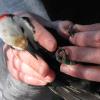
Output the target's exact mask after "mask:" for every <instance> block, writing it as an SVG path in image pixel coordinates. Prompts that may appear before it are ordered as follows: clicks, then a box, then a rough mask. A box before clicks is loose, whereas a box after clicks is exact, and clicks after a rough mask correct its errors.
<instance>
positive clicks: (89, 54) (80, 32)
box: [60, 24, 100, 82]
mask: <svg viewBox="0 0 100 100" xmlns="http://www.w3.org/2000/svg"><path fill="white" fill-rule="evenodd" d="M74 29H75V30H76V32H77V33H76V34H75V35H74V36H71V37H70V38H69V40H70V41H71V43H73V44H74V46H65V47H63V49H64V50H65V52H66V53H67V55H68V56H69V58H70V60H73V61H78V62H86V63H94V64H97V66H96V65H87V66H84V65H82V64H73V65H65V64H61V67H60V70H61V71H62V72H64V73H65V74H68V75H71V76H73V77H77V78H81V79H87V80H91V81H97V82H100V77H99V75H100V24H92V25H78V24H76V25H75V26H74Z"/></svg>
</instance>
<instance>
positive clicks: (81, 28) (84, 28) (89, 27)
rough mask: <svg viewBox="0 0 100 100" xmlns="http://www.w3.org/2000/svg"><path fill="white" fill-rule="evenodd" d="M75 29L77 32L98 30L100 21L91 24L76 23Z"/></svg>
mask: <svg viewBox="0 0 100 100" xmlns="http://www.w3.org/2000/svg"><path fill="white" fill-rule="evenodd" d="M73 29H74V30H75V31H76V32H85V31H97V30H100V23H96V24H90V25H79V24H75V25H74V27H73Z"/></svg>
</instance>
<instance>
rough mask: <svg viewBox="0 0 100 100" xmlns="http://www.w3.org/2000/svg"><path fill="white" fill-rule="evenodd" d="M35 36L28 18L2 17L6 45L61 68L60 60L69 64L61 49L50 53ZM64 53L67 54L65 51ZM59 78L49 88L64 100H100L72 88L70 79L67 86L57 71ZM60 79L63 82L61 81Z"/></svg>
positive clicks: (1, 34)
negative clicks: (48, 60) (61, 54)
mask: <svg viewBox="0 0 100 100" xmlns="http://www.w3.org/2000/svg"><path fill="white" fill-rule="evenodd" d="M34 34H35V27H34V25H33V24H32V23H31V21H30V19H29V18H28V17H20V16H17V15H14V14H2V15H0V39H1V40H2V41H3V42H4V43H5V44H7V45H8V46H10V47H11V48H13V49H16V50H19V51H20V50H22V51H23V50H27V51H29V52H30V53H31V54H32V55H33V56H34V57H35V58H36V59H38V58H37V57H36V54H38V55H40V56H42V57H43V59H45V60H46V59H50V61H52V62H54V63H55V64H56V66H57V65H58V66H59V60H60V63H61V61H63V62H65V63H68V64H69V61H68V62H66V58H67V57H66V55H64V56H63V57H64V58H61V57H60V55H59V51H62V50H61V49H59V50H58V53H56V55H55V54H52V53H50V52H48V51H47V50H45V49H44V48H43V47H41V46H40V45H39V44H38V43H37V41H35V39H34ZM62 52H63V53H65V52H64V51H62ZM52 55H53V56H52ZM59 58H60V59H59ZM48 63H49V62H48ZM54 63H53V65H54ZM49 64H51V63H49ZM54 67H55V65H54ZM58 68H59V67H58ZM57 77H58V78H57V79H56V80H55V81H54V82H52V83H50V84H48V85H47V86H48V88H49V89H50V90H51V91H53V92H54V93H55V94H56V95H58V96H59V97H60V98H61V99H62V100H99V99H97V97H95V96H93V95H91V94H90V93H89V92H87V91H83V90H82V89H77V88H75V87H73V86H71V85H70V84H69V82H68V79H66V80H64V81H66V84H65V83H64V81H63V78H62V77H61V75H60V73H59V69H58V71H57ZM60 77H61V79H62V81H59V78H60ZM72 82H73V81H72Z"/></svg>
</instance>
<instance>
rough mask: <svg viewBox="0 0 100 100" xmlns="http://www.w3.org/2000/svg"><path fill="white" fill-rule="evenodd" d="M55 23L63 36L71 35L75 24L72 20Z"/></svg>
mask: <svg viewBox="0 0 100 100" xmlns="http://www.w3.org/2000/svg"><path fill="white" fill-rule="evenodd" d="M53 23H54V25H55V28H56V30H57V31H58V33H59V34H60V35H61V36H62V37H64V38H68V37H69V35H70V34H69V31H70V29H71V28H72V26H73V23H72V22H71V21H55V22H53Z"/></svg>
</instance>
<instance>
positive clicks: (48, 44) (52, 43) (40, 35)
mask: <svg viewBox="0 0 100 100" xmlns="http://www.w3.org/2000/svg"><path fill="white" fill-rule="evenodd" d="M32 24H33V25H34V27H35V34H34V39H35V40H36V41H37V42H38V43H39V44H40V45H41V46H42V47H44V48H45V49H47V50H48V51H51V52H52V51H55V49H56V47H57V42H56V39H55V38H54V37H53V36H52V35H51V33H50V32H48V31H47V30H46V29H45V28H44V27H43V26H42V25H40V24H39V23H38V22H37V21H35V20H34V19H33V20H32Z"/></svg>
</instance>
